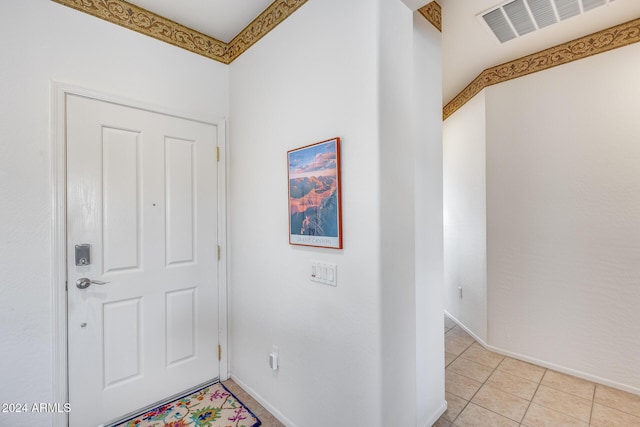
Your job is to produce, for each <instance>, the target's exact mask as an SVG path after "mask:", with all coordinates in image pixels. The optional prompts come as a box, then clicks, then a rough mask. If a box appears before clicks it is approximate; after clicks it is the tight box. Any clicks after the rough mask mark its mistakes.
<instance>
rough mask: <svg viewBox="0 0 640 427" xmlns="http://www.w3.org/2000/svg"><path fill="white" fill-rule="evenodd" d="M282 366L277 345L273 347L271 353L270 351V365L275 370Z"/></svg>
mask: <svg viewBox="0 0 640 427" xmlns="http://www.w3.org/2000/svg"><path fill="white" fill-rule="evenodd" d="M279 366H280V350H279V349H278V347H276V346H275V345H274V346H272V347H271V353H269V367H270V368H271V370H273V371H277V370H278V367H279Z"/></svg>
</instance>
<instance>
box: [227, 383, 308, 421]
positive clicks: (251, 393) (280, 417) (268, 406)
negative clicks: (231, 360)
mask: <svg viewBox="0 0 640 427" xmlns="http://www.w3.org/2000/svg"><path fill="white" fill-rule="evenodd" d="M231 379H232V380H233V381H234V382H235V383H236V384H238V385H239V386H240V388H242V389H243V390H244V391H246V392H247V393H248V394H249V396H251V397H253V398H254V399H255V400H256V401H257V402H258V403H259V404H261V405H262V406H263V407H264V408H265V409H266V410H267V411H269V412H270V413H271V415H273V416H274V417H276V418H277V419H278V421H280V422H281V423H282V424H284V425H285V426H286V427H297V426H296V425H295V424H294V423H293V421H291V420H290V419H288V418H287V417H285V416H284V415H283V414H282V412H280V411H279V410H277V409H276V408H274V407H273V405H271V404H270V403H269V402H267V401H266V400H265V399H264V398H263V397H262V396H260V395H259V394H258V393H256V391H255V390H254V389H252V388H251V387H249V386H248V385H247V384H245V383H244V381H242V380H241V379H239V378H238V377H237V376H236V375H234V374H233V373H231Z"/></svg>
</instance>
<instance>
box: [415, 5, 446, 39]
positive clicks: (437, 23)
mask: <svg viewBox="0 0 640 427" xmlns="http://www.w3.org/2000/svg"><path fill="white" fill-rule="evenodd" d="M418 12H420V14H421V15H422V16H424V17H425V18H426V20H427V21H429V22H431V25H433V26H434V27H436V29H437V30H438V31H440V32H442V8H441V7H440V5H439V4H438V3H437V2H435V1H432V2H431V3H429V4H426V5H424V6H422V7H421V8H420V9H418Z"/></svg>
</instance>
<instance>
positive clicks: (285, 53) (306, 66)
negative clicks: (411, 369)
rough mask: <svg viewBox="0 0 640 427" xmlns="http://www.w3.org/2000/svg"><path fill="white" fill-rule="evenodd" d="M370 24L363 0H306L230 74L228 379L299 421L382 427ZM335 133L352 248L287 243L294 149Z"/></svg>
mask: <svg viewBox="0 0 640 427" xmlns="http://www.w3.org/2000/svg"><path fill="white" fill-rule="evenodd" d="M338 10H339V11H340V13H336V11H338ZM375 30H376V8H375V7H372V5H371V2H370V1H368V0H356V1H349V2H343V1H340V0H325V1H321V2H308V3H306V4H305V5H304V6H303V7H301V8H300V9H299V10H298V11H296V13H295V14H294V15H292V16H291V17H289V18H287V20H286V21H285V22H284V23H282V24H281V25H279V26H278V28H276V29H275V30H274V31H272V32H270V33H269V34H267V35H266V36H265V37H264V38H263V39H261V40H260V42H258V43H257V44H256V45H254V46H253V47H252V48H251V49H250V50H248V51H247V52H245V53H244V54H243V55H242V56H241V57H240V58H238V59H237V60H235V61H234V62H233V63H232V64H231V66H230V94H231V98H230V99H231V102H230V115H231V117H232V119H231V121H230V148H229V151H230V158H231V161H230V167H229V170H230V177H229V182H230V191H229V206H230V216H229V217H230V232H229V236H230V239H231V242H230V243H231V248H230V250H231V253H230V274H231V277H230V305H229V311H230V319H229V321H230V330H229V336H230V351H231V355H230V360H231V372H232V375H233V378H235V379H236V380H238V381H239V382H241V383H244V384H245V385H247V386H250V388H251V389H252V392H253V393H254V394H255V395H256V396H258V397H260V398H262V399H264V400H265V401H266V402H268V403H269V404H270V408H269V409H271V410H272V411H274V412H276V414H277V415H280V417H281V418H283V417H286V418H287V419H288V420H289V421H288V423H290V424H291V425H298V426H300V427H313V426H325V425H348V424H353V425H370V426H376V425H380V417H381V409H380V405H379V402H380V396H381V391H380V377H381V362H380V357H381V356H380V324H381V318H380V272H379V257H380V227H379V223H380V213H379V206H380V194H379V193H380V183H379V176H380V172H379V155H380V154H379V149H378V140H379V136H378V129H377V125H376V124H377V118H378V111H377V104H378V102H377V97H378V94H377V90H376V86H377V80H376V77H377V72H376V67H377V65H376V60H377V56H376V44H377V43H376V42H377V41H376V37H375V34H376V33H375ZM335 136H339V137H341V138H342V191H343V193H342V200H343V216H342V220H343V231H344V249H343V250H331V249H316V248H305V247H296V246H290V245H289V244H288V220H287V215H288V202H287V159H286V152H287V150H290V149H293V148H297V147H301V146H304V145H307V144H311V143H314V142H318V141H322V140H325V139H328V138H332V137H335ZM311 260H325V261H329V262H335V263H336V264H337V266H338V274H337V278H338V283H337V287H331V286H326V285H322V284H318V283H313V282H311V281H310V280H309V275H310V261H311ZM272 345H277V346H278V347H279V349H280V357H281V366H280V369H279V371H277V372H275V373H274V372H272V371H271V370H270V369H269V366H268V364H267V354H268V353H269V351H271V346H272Z"/></svg>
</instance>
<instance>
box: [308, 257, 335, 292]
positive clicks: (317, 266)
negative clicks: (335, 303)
mask: <svg viewBox="0 0 640 427" xmlns="http://www.w3.org/2000/svg"><path fill="white" fill-rule="evenodd" d="M337 277H338V266H337V265H336V264H333V263H330V262H323V261H311V281H313V282H318V283H324V284H325V285H331V286H338V281H337Z"/></svg>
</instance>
